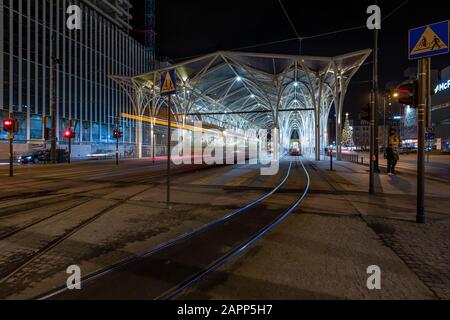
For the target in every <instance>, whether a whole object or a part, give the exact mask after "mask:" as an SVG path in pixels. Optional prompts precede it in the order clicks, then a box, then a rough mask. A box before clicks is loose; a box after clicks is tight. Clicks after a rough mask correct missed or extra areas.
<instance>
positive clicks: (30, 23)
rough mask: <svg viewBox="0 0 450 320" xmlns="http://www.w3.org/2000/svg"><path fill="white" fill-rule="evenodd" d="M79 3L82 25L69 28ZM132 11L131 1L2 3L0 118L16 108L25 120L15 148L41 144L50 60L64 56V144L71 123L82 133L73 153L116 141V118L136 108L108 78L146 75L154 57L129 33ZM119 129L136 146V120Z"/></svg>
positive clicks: (60, 126)
mask: <svg viewBox="0 0 450 320" xmlns="http://www.w3.org/2000/svg"><path fill="white" fill-rule="evenodd" d="M74 5H75V6H77V8H79V9H80V11H79V12H77V13H79V15H77V17H78V18H80V20H79V21H80V22H81V23H80V29H73V30H71V29H70V28H69V27H68V26H67V21H68V19H69V18H71V16H72V15H73V14H74V13H75V12H74V11H70V10H69V13H68V8H69V7H70V6H74ZM130 9H131V4H130V2H129V1H128V0H70V1H68V0H0V10H1V12H0V26H2V27H1V28H0V118H1V119H4V118H6V117H8V114H9V113H10V112H13V114H14V117H15V118H16V119H18V120H19V121H20V131H19V132H18V133H17V134H16V135H15V143H16V144H17V145H22V148H25V146H33V145H38V144H42V143H43V139H44V126H45V124H44V121H43V118H44V117H46V116H50V102H51V94H50V92H51V91H50V88H51V71H52V70H51V61H52V57H56V58H58V59H59V64H58V67H57V78H56V88H57V89H56V101H57V110H56V113H57V118H58V121H57V128H56V129H57V137H58V143H59V144H60V145H63V144H64V143H65V141H64V137H63V131H64V129H65V128H66V127H67V125H68V122H69V120H72V122H73V125H74V126H73V129H74V131H75V133H76V138H75V140H74V141H73V143H74V150H75V151H74V156H75V157H76V156H77V155H80V156H83V155H84V154H86V153H92V152H95V149H98V150H103V149H108V146H109V145H110V144H113V143H114V142H115V141H114V140H113V137H112V131H113V129H114V126H115V124H114V119H115V118H116V117H117V116H120V115H121V113H130V114H132V113H133V110H132V105H131V102H130V99H129V98H128V97H127V96H126V92H124V91H123V90H122V89H121V88H120V87H119V86H118V85H116V83H114V82H113V81H112V80H111V79H110V78H109V77H108V76H109V75H111V74H114V75H132V74H140V73H143V72H147V71H149V69H150V66H151V65H152V60H153V58H154V57H151V56H149V52H152V51H151V50H145V47H144V45H142V44H140V43H139V42H138V41H136V40H135V39H134V38H133V37H131V36H130V32H131V26H130V20H131V19H132V17H131V15H130ZM153 52H154V51H153ZM49 125H50V122H49V124H47V126H49ZM121 130H122V131H123V133H124V135H123V141H121V142H122V143H123V144H130V145H132V144H133V143H134V141H135V130H134V123H133V121H131V120H123V122H122V123H121ZM1 138H3V139H4V138H5V133H4V132H2V133H1ZM17 148H19V149H20V146H19V147H17Z"/></svg>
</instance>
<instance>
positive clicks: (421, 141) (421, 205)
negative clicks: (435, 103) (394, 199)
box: [416, 59, 429, 224]
mask: <svg viewBox="0 0 450 320" xmlns="http://www.w3.org/2000/svg"><path fill="white" fill-rule="evenodd" d="M428 63H429V59H420V60H419V65H418V70H419V74H418V78H419V79H418V80H419V104H418V110H417V127H418V152H417V154H418V156H417V216H416V221H417V223H421V224H423V223H425V222H426V219H425V177H424V175H425V121H426V115H425V109H426V105H427V101H426V100H427V97H428V93H427V87H428V86H427V71H428Z"/></svg>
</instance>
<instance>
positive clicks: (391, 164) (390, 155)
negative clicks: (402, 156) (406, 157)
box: [385, 144, 398, 177]
mask: <svg viewBox="0 0 450 320" xmlns="http://www.w3.org/2000/svg"><path fill="white" fill-rule="evenodd" d="M385 156H386V159H387V172H388V175H389V176H390V177H392V176H395V166H396V164H397V161H398V156H397V153H396V150H395V149H394V145H392V144H390V145H389V147H387V148H386V154H385Z"/></svg>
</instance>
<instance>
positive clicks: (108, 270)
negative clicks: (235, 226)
mask: <svg viewBox="0 0 450 320" xmlns="http://www.w3.org/2000/svg"><path fill="white" fill-rule="evenodd" d="M291 171H292V162H291V163H290V164H289V168H288V172H287V174H286V176H285V177H284V178H283V180H282V181H281V182H280V183H279V184H278V185H277V186H276V187H275V188H274V189H273V190H272V191H271V192H269V193H267V194H265V195H264V196H262V197H260V198H258V199H257V200H255V201H253V202H251V203H250V204H248V205H246V206H245V207H242V208H240V209H239V210H237V211H235V212H233V213H230V214H228V215H226V216H224V217H221V218H219V219H217V220H215V221H213V222H211V223H209V224H206V225H204V226H202V227H199V228H197V229H194V230H193V231H190V232H188V233H186V234H184V235H182V236H180V237H177V238H175V239H173V240H170V241H168V242H165V243H163V244H161V245H159V246H157V247H155V248H153V249H151V250H150V251H147V252H144V253H142V254H140V255H137V256H135V257H132V258H128V259H125V260H122V261H120V262H117V263H115V264H113V265H112V266H109V267H107V268H104V269H102V270H100V271H97V272H94V273H91V274H90V275H87V276H86V277H85V278H84V279H82V280H81V284H83V283H86V282H90V281H93V280H95V279H98V278H100V277H102V276H104V275H106V274H108V273H111V272H113V271H115V270H117V269H119V268H122V267H124V266H127V265H130V264H132V263H134V262H137V261H139V260H140V259H143V258H145V257H148V256H151V255H153V254H155V253H157V252H159V251H162V250H163V249H165V248H168V247H171V246H173V245H175V244H177V243H178V242H181V241H183V240H186V239H189V238H191V237H193V236H195V235H196V234H198V233H201V232H204V231H206V230H208V229H211V228H212V227H214V226H216V225H218V224H220V223H222V222H224V221H227V220H229V219H231V218H233V217H235V216H237V215H239V214H241V213H243V212H245V211H246V210H248V209H250V208H252V207H254V206H256V205H257V204H259V203H261V202H263V201H264V200H266V199H267V198H269V197H270V196H272V195H273V194H275V193H276V192H277V191H278V190H280V189H281V188H282V187H283V186H284V184H285V183H286V181H287V180H288V179H289V176H290V175H291ZM67 290H68V289H67V287H61V288H59V289H56V290H54V291H52V292H50V293H47V294H46V295H44V296H41V297H38V298H37V299H38V300H47V299H50V298H52V297H54V296H57V295H58V294H61V293H63V292H65V291H67Z"/></svg>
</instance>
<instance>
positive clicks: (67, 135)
mask: <svg viewBox="0 0 450 320" xmlns="http://www.w3.org/2000/svg"><path fill="white" fill-rule="evenodd" d="M64 138H66V139H73V138H75V132H73V131H72V129H66V130H65V131H64Z"/></svg>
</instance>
